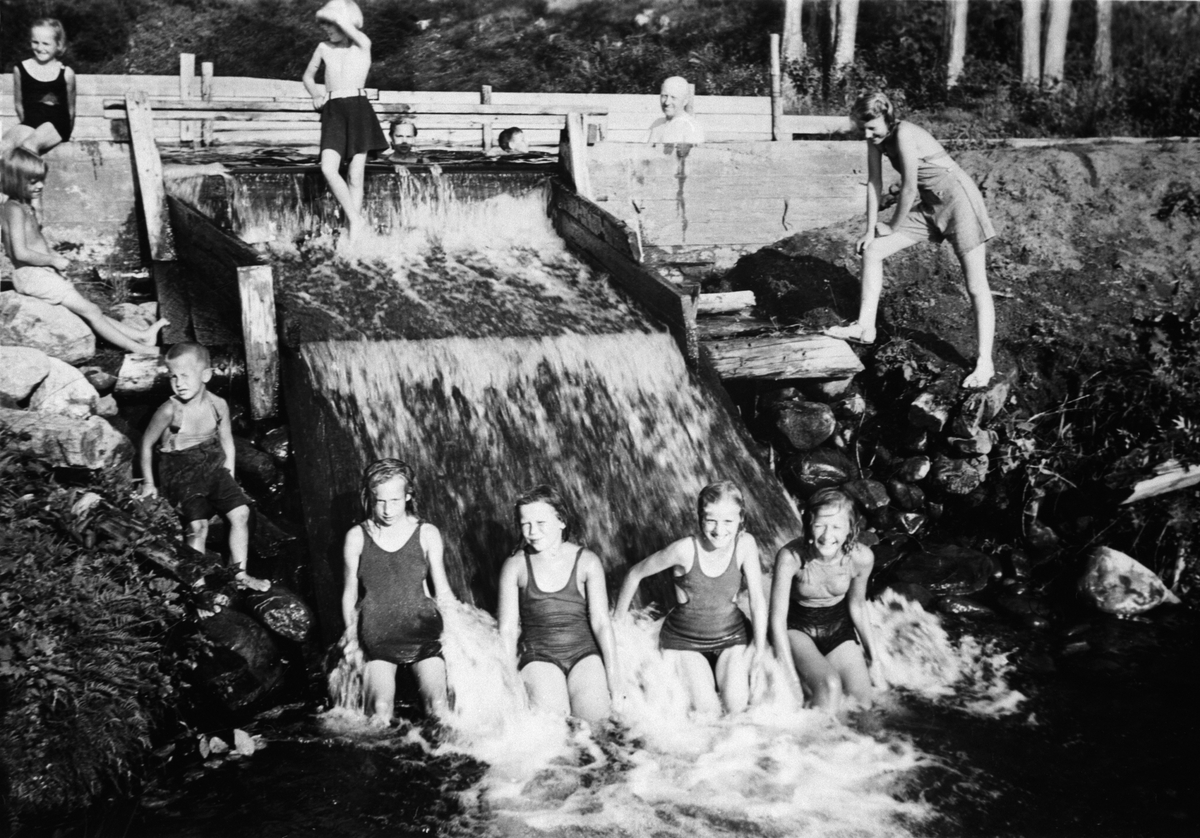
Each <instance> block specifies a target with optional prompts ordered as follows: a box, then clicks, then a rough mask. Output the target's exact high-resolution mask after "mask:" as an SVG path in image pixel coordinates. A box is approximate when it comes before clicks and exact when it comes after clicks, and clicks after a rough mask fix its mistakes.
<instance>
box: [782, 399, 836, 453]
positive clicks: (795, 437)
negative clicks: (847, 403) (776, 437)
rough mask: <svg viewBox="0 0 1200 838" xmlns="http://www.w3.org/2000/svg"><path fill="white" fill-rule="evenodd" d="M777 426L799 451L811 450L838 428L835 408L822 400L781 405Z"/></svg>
mask: <svg viewBox="0 0 1200 838" xmlns="http://www.w3.org/2000/svg"><path fill="white" fill-rule="evenodd" d="M774 424H775V428H776V430H778V431H779V433H781V434H782V435H783V437H784V438H785V439H786V440H787V441H788V443H789V444H790V445H791V446H792V447H793V448H795V449H796V450H797V451H811V450H812V449H814V448H816V447H817V446H818V445H820V444H821V443H822V442H824V441H825V440H827V439H829V437H831V436H833V432H834V431H835V430H836V429H837V420H836V419H834V416H833V409H832V408H830V407H829V405H827V404H821V403H820V402H800V403H798V404H791V405H787V406H781V407H780V408H779V409H778V410H777V411H776V414H775V423H774Z"/></svg>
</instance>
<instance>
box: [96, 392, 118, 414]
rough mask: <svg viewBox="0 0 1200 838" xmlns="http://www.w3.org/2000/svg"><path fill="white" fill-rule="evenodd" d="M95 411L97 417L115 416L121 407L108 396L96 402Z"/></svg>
mask: <svg viewBox="0 0 1200 838" xmlns="http://www.w3.org/2000/svg"><path fill="white" fill-rule="evenodd" d="M95 410H96V415H97V416H116V415H117V414H118V413H120V412H121V407H120V405H118V404H117V400H116V399H115V398H113V396H112V395H111V394H110V395H107V396H101V397H100V398H98V399H97V400H96V408H95Z"/></svg>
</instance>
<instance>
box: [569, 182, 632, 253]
mask: <svg viewBox="0 0 1200 838" xmlns="http://www.w3.org/2000/svg"><path fill="white" fill-rule="evenodd" d="M555 186H556V188H555V190H554V193H553V194H554V198H553V203H552V210H553V211H561V212H566V213H568V214H570V215H571V216H573V217H574V218H575V220H576V221H577V222H579V223H580V224H581V225H583V226H584V227H586V228H587V229H588V230H589V231H590V232H591V233H592V235H594V236H596V237H597V238H599V239H602V240H603V241H604V242H605V243H607V244H608V245H609V246H611V247H612V248H613V249H614V250H616V251H617V252H618V253H620V254H621V255H623V256H625V257H626V258H627V259H629V260H630V261H631V262H641V261H642V247H641V241H640V240H639V238H638V235H637V231H636V230H634V229H633V228H631V227H630V226H629V225H628V224H626V223H625V222H623V221H621V220H620V219H618V218H617V217H616V216H614V215H613V214H612V213H610V212H608V211H607V210H606V209H604V208H603V207H601V206H598V205H597V204H595V203H593V202H592V201H588V200H584V199H583V198H581V197H580V196H579V195H578V194H576V193H574V192H572V191H571V190H569V189H564V188H562V187H560V186H559V185H558V184H557V183H556V184H555Z"/></svg>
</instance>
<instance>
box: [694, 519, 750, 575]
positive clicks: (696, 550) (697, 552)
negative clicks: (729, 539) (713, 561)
mask: <svg viewBox="0 0 1200 838" xmlns="http://www.w3.org/2000/svg"><path fill="white" fill-rule="evenodd" d="M741 537H742V531H741V530H738V531H737V533H736V534H735V535H734V536H733V549H732V550H730V551H729V562H728V563H727V564H726V565H725V567H724V569H722V570H721V572H720V573H718V574H717V575H716V576H708V574H707V573H705V572H704V568H702V567H700V539H698V538H696V536H694V535H693V536H692V567H694V568H696V569H697V570H699V571H700V574H701V575H702V576H708V578H709V579H720V578H721V577H722V576H724V575H725V574H726V573H728V572H729V565H731V564H735V563H736V559H737V546H738V539H739V538H741ZM690 572H691V571H688V573H690ZM683 575H684V576H687V573H685V574H683Z"/></svg>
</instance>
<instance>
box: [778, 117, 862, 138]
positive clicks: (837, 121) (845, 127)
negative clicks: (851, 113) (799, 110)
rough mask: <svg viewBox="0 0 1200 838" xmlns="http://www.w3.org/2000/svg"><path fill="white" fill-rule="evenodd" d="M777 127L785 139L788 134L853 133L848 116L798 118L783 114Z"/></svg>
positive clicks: (852, 126) (851, 123) (852, 124)
mask: <svg viewBox="0 0 1200 838" xmlns="http://www.w3.org/2000/svg"><path fill="white" fill-rule="evenodd" d="M779 126H780V128H781V129H782V133H783V135H784V137H785V138H786V137H787V135H788V134H848V133H853V132H854V123H853V122H852V121H851V119H850V117H848V116H812V115H805V116H798V115H796V114H783V115H782V116H780V117H779Z"/></svg>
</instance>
